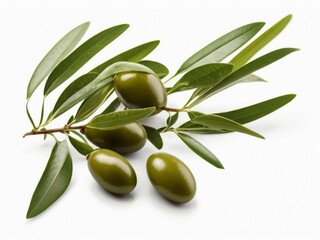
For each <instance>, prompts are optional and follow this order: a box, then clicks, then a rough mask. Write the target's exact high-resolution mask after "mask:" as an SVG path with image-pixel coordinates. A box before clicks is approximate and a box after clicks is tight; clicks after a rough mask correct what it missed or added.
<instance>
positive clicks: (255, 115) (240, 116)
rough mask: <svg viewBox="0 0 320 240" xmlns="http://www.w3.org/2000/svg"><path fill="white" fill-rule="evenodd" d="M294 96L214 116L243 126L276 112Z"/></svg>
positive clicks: (270, 100) (277, 98)
mask: <svg viewBox="0 0 320 240" xmlns="http://www.w3.org/2000/svg"><path fill="white" fill-rule="evenodd" d="M295 96H296V95H295V94H288V95H283V96H279V97H276V98H272V99H269V100H267V101H263V102H260V103H257V104H254V105H251V106H248V107H244V108H240V109H237V110H233V111H229V112H223V113H216V115H219V116H222V117H225V118H229V119H232V120H233V121H235V122H238V123H240V124H245V123H248V122H252V121H254V120H257V119H259V118H262V117H264V116H266V115H268V114H270V113H272V112H274V111H276V110H277V109H279V108H281V107H283V106H284V105H286V104H287V103H289V102H291V101H292V100H293V99H294V98H295Z"/></svg>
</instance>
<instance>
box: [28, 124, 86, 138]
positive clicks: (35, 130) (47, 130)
mask: <svg viewBox="0 0 320 240" xmlns="http://www.w3.org/2000/svg"><path fill="white" fill-rule="evenodd" d="M84 128H85V125H81V126H65V127H63V128H52V129H45V128H42V129H40V130H37V129H32V130H31V131H30V132H26V133H25V134H24V135H23V137H26V136H31V135H40V134H51V133H56V132H59V133H64V132H66V131H70V130H77V129H80V130H82V129H84Z"/></svg>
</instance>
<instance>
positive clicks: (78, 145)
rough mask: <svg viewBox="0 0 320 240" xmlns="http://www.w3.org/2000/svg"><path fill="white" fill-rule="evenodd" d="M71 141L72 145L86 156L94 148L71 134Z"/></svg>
mask: <svg viewBox="0 0 320 240" xmlns="http://www.w3.org/2000/svg"><path fill="white" fill-rule="evenodd" d="M69 141H70V143H71V144H72V146H73V147H74V148H75V149H76V150H77V151H78V152H79V153H80V154H82V155H84V156H86V155H87V154H88V153H91V152H92V151H93V150H94V149H93V148H92V147H91V146H90V145H89V144H87V143H84V142H82V141H79V140H78V139H75V138H73V137H71V136H69Z"/></svg>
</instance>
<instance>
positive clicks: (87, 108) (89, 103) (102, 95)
mask: <svg viewBox="0 0 320 240" xmlns="http://www.w3.org/2000/svg"><path fill="white" fill-rule="evenodd" d="M112 92H113V84H111V83H109V84H108V85H107V86H105V87H103V88H101V89H100V90H98V91H97V92H95V93H94V94H92V95H91V96H90V97H88V98H87V99H85V100H84V101H83V102H82V104H81V105H80V107H79V109H78V111H77V114H76V116H75V117H74V120H73V123H76V122H81V121H83V120H85V119H87V118H88V117H90V116H91V115H92V114H93V113H94V112H95V111H96V110H97V109H98V108H99V107H100V106H101V105H102V104H103V103H104V102H105V101H106V100H107V99H108V97H109V96H110V95H111V94H112Z"/></svg>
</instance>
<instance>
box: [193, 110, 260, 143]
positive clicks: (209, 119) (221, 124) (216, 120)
mask: <svg viewBox="0 0 320 240" xmlns="http://www.w3.org/2000/svg"><path fill="white" fill-rule="evenodd" d="M191 122H193V123H197V124H201V125H204V126H206V127H208V128H210V129H211V130H217V131H234V132H241V133H244V134H248V135H251V136H254V137H258V138H262V139H264V137H263V136H262V135H260V134H259V133H257V132H255V131H252V130H250V129H249V128H246V127H244V126H242V125H241V124H239V123H237V122H235V121H233V120H230V119H228V118H225V117H221V116H218V115H204V116H200V117H196V118H193V119H192V120H191Z"/></svg>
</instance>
